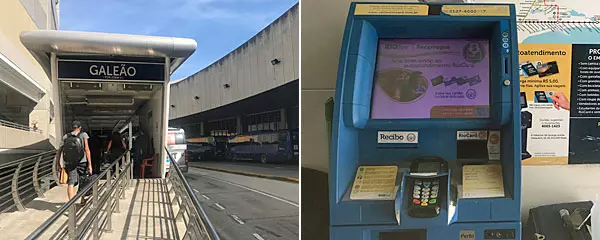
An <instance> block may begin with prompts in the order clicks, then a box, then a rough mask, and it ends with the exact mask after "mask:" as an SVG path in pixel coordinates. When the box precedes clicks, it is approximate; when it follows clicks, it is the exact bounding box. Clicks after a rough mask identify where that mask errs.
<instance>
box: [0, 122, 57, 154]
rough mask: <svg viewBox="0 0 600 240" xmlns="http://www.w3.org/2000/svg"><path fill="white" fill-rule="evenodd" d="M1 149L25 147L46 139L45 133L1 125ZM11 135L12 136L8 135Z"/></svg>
mask: <svg viewBox="0 0 600 240" xmlns="http://www.w3.org/2000/svg"><path fill="white" fill-rule="evenodd" d="M0 136H2V137H0V149H3V148H4V149H11V148H23V147H27V146H29V145H31V144H34V143H38V142H41V141H43V140H44V139H46V137H45V136H44V135H43V134H40V133H37V132H29V131H23V130H19V129H14V128H10V127H4V126H0ZM8 136H10V137H8Z"/></svg>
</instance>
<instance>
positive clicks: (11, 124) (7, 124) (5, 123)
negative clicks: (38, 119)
mask: <svg viewBox="0 0 600 240" xmlns="http://www.w3.org/2000/svg"><path fill="white" fill-rule="evenodd" d="M0 126H5V127H9V128H14V129H19V130H23V131H30V132H37V133H40V134H41V133H42V130H40V129H37V128H32V127H29V126H25V125H22V124H18V123H14V122H9V121H6V120H2V119H0Z"/></svg>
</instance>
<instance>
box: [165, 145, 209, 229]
mask: <svg viewBox="0 0 600 240" xmlns="http://www.w3.org/2000/svg"><path fill="white" fill-rule="evenodd" d="M165 150H166V151H167V156H168V157H169V159H170V160H171V169H174V170H175V174H169V180H171V183H172V188H171V189H173V190H175V199H174V200H177V203H179V204H180V206H179V212H178V213H177V216H176V217H175V218H176V219H178V218H179V216H181V214H183V211H185V212H187V215H188V222H187V224H186V228H187V229H186V232H185V235H184V237H183V238H184V239H186V238H188V237H189V239H211V240H213V239H214V240H220V238H219V234H217V231H216V230H215V228H214V227H213V225H212V223H211V222H210V220H209V219H208V216H207V215H206V212H205V211H204V209H203V208H202V206H201V205H200V201H198V197H197V196H196V194H195V193H194V192H193V191H192V187H191V186H190V184H189V183H188V181H187V180H186V179H185V176H184V175H183V173H182V172H181V169H179V165H177V161H175V160H174V159H173V157H172V156H171V153H170V152H169V150H168V149H166V148H165ZM184 205H185V206H184Z"/></svg>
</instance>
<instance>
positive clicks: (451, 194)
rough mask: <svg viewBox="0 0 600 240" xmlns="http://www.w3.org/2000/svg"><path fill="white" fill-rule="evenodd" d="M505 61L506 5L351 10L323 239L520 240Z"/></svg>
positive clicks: (513, 49)
mask: <svg viewBox="0 0 600 240" xmlns="http://www.w3.org/2000/svg"><path fill="white" fill-rule="evenodd" d="M517 51H518V50H517V29H516V22H515V7H514V5H508V4H479V5H472V4H421V3H417V4H414V3H352V4H351V6H350V12H349V16H348V19H347V23H346V28H345V33H344V38H343V44H342V49H341V56H340V62H339V70H338V79H337V89H336V96H335V100H336V101H335V104H336V105H335V110H334V120H333V134H332V145H331V147H332V151H331V166H330V178H329V180H330V211H331V212H330V222H331V226H330V230H331V231H330V238H331V239H335V240H359V239H360V240H376V239H377V240H386V239H390V240H391V239H406V240H452V239H456V240H459V239H460V240H475V239H477V240H483V239H486V240H487V239H520V234H521V222H520V219H521V211H520V200H521V136H520V135H521V128H520V127H521V123H520V118H521V113H520V111H521V106H520V101H519V100H520V94H519V71H518V69H517V68H518V59H517Z"/></svg>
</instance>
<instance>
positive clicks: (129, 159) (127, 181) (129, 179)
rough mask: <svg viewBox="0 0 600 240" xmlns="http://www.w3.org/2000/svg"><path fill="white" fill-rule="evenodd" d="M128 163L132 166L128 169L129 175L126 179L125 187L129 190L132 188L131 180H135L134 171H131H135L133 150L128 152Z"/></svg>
mask: <svg viewBox="0 0 600 240" xmlns="http://www.w3.org/2000/svg"><path fill="white" fill-rule="evenodd" d="M126 160H127V161H126V162H127V163H131V166H130V167H129V169H127V171H126V173H127V178H125V181H126V184H125V187H127V188H129V186H131V179H132V178H133V175H132V173H133V172H132V171H131V169H133V163H132V162H131V150H130V151H128V152H127V159H126Z"/></svg>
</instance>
